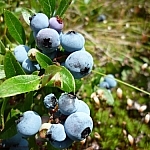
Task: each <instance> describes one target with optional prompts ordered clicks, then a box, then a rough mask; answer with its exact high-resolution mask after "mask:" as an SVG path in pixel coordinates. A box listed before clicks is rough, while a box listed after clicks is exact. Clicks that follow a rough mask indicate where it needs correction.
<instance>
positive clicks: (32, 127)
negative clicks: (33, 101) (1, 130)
mask: <svg viewBox="0 0 150 150" xmlns="http://www.w3.org/2000/svg"><path fill="white" fill-rule="evenodd" d="M16 124H17V125H16V128H17V134H15V135H14V136H12V137H11V138H9V139H5V140H3V141H2V144H3V147H6V148H8V147H9V148H10V150H29V146H28V145H29V144H28V141H27V138H28V137H30V136H32V135H35V134H36V133H38V131H39V129H40V127H41V125H42V119H41V117H40V116H39V115H38V114H37V113H36V112H34V111H26V112H24V113H23V114H22V115H21V116H20V117H19V119H18V120H16Z"/></svg>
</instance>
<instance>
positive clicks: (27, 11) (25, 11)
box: [22, 8, 35, 25]
mask: <svg viewBox="0 0 150 150" xmlns="http://www.w3.org/2000/svg"><path fill="white" fill-rule="evenodd" d="M34 14H35V12H34V11H33V10H31V9H28V8H24V9H23V11H22V17H23V19H24V21H25V22H26V23H27V24H28V25H30V20H29V17H31V16H33V15H34Z"/></svg>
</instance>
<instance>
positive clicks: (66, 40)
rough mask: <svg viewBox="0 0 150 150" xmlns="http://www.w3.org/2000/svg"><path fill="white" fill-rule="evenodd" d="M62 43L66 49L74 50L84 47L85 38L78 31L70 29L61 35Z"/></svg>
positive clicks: (68, 50)
mask: <svg viewBox="0 0 150 150" xmlns="http://www.w3.org/2000/svg"><path fill="white" fill-rule="evenodd" d="M60 44H61V46H62V47H63V48H64V50H65V51H67V52H74V51H78V50H81V49H82V48H83V47H84V44H85V38H84V37H83V35H82V34H80V33H78V32H75V31H69V32H67V33H65V34H62V35H61V36H60Z"/></svg>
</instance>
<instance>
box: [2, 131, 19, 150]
mask: <svg viewBox="0 0 150 150" xmlns="http://www.w3.org/2000/svg"><path fill="white" fill-rule="evenodd" d="M21 139H22V135H21V134H20V133H17V134H15V135H14V136H12V137H10V138H8V139H5V140H3V141H2V145H3V146H4V147H10V146H13V145H14V146H15V145H18V144H19V142H20V141H21Z"/></svg>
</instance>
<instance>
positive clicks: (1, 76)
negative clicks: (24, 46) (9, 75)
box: [0, 65, 6, 79]
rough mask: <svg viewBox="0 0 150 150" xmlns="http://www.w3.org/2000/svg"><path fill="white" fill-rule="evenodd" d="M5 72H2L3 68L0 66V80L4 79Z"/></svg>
mask: <svg viewBox="0 0 150 150" xmlns="http://www.w3.org/2000/svg"><path fill="white" fill-rule="evenodd" d="M5 77H6V76H5V71H4V66H3V65H0V79H3V78H5Z"/></svg>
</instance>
